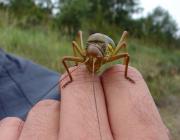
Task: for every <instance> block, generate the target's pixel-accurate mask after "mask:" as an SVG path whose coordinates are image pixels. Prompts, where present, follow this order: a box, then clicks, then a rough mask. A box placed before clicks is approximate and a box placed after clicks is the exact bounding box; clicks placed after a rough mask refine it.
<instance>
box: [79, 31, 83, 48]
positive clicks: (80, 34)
mask: <svg viewBox="0 0 180 140" xmlns="http://www.w3.org/2000/svg"><path fill="white" fill-rule="evenodd" d="M78 36H79V39H80V47H81V49H84V45H83V38H82V31H79V32H78Z"/></svg>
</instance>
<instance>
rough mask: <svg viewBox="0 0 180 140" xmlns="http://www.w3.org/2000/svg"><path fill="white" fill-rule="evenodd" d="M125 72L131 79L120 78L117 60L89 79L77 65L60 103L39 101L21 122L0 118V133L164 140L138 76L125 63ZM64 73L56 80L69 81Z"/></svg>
mask: <svg viewBox="0 0 180 140" xmlns="http://www.w3.org/2000/svg"><path fill="white" fill-rule="evenodd" d="M73 69H76V68H73ZM128 75H129V77H131V78H132V79H133V80H135V84H133V83H131V82H129V81H128V80H126V79H125V78H124V66H122V65H117V66H114V67H112V68H111V69H109V70H107V71H106V72H104V73H103V74H102V76H101V77H98V76H95V77H94V79H93V77H92V74H90V73H89V72H88V71H87V70H86V68H85V67H83V66H80V67H78V68H77V69H76V70H74V71H73V72H72V76H73V79H74V81H73V82H72V83H70V84H68V85H67V86H66V87H65V88H61V102H60V104H61V107H60V104H59V102H57V101H52V100H46V101H41V102H40V103H38V104H37V105H36V106H35V107H34V108H33V109H32V110H31V111H30V113H29V114H28V117H27V120H26V122H25V123H24V124H23V122H22V121H20V120H18V119H16V118H8V119H5V120H3V121H1V123H0V138H1V139H2V138H4V139H6V140H16V139H18V138H19V139H20V140H28V139H29V140H37V139H39V140H57V139H59V140H72V139H73V140H84V139H85V140H101V139H102V140H106V139H107V140H120V139H122V140H141V139H142V140H168V139H169V138H168V130H167V129H166V127H165V126H164V124H163V122H162V120H161V118H160V115H159V113H158V111H157V108H156V106H155V104H154V101H153V99H152V97H151V95H150V93H149V90H148V88H147V85H146V83H145V82H144V80H143V78H142V76H141V75H140V73H139V72H138V71H137V70H135V69H134V68H131V67H129V69H128ZM64 77H65V78H64V79H63V80H62V82H61V85H63V84H64V83H66V82H67V80H69V79H68V77H66V76H64ZM93 82H94V87H95V97H96V101H95V98H94V91H93ZM95 102H96V103H95ZM96 104H97V112H98V114H97V112H96ZM59 107H60V108H59ZM98 118H99V124H98ZM2 124H3V125H2Z"/></svg>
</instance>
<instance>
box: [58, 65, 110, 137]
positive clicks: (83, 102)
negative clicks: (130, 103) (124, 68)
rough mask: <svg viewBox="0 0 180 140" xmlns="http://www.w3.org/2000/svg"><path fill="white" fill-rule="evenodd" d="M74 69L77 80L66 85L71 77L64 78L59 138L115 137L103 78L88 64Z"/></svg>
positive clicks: (74, 78) (73, 75) (74, 76)
mask: <svg viewBox="0 0 180 140" xmlns="http://www.w3.org/2000/svg"><path fill="white" fill-rule="evenodd" d="M72 71H73V72H72ZM71 73H72V77H73V81H72V82H71V83H69V84H68V85H67V86H66V87H65V88H62V86H63V85H64V84H65V83H66V82H67V81H68V80H69V78H68V77H67V76H65V75H64V77H65V78H62V79H63V80H62V81H61V113H60V124H61V125H60V135H59V139H60V140H72V139H73V140H101V139H103V140H111V139H112V136H111V133H110V128H109V124H108V119H107V112H106V107H105V101H104V95H103V89H102V87H101V83H100V79H99V78H98V77H97V76H95V77H94V78H93V77H92V74H91V73H89V72H88V71H87V69H86V68H85V67H84V66H78V67H74V69H71ZM93 82H94V90H93ZM96 105H97V106H96Z"/></svg>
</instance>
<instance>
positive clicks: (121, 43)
mask: <svg viewBox="0 0 180 140" xmlns="http://www.w3.org/2000/svg"><path fill="white" fill-rule="evenodd" d="M127 35H128V32H127V31H124V32H123V34H122V36H121V38H120V40H119V42H118V44H117V47H116V49H115V51H114V53H113V54H114V55H116V54H117V53H118V52H119V50H121V49H122V48H127V45H126V42H125V40H126V37H127ZM126 52H127V50H126Z"/></svg>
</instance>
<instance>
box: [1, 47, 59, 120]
mask: <svg viewBox="0 0 180 140" xmlns="http://www.w3.org/2000/svg"><path fill="white" fill-rule="evenodd" d="M59 78H60V75H59V74H58V73H56V72H54V71H50V70H48V69H46V68H44V67H42V66H40V65H37V64H35V63H33V62H31V61H28V60H25V59H23V58H20V57H17V56H13V55H11V54H7V53H5V52H4V51H2V50H1V49H0V119H2V118H4V117H8V116H14V117H20V118H22V119H25V118H26V115H27V113H28V111H29V110H30V109H31V108H32V106H33V105H34V104H36V103H37V102H38V101H40V100H42V99H55V100H59V99H60V96H59V95H60V93H59V92H60V91H59V88H58V81H59Z"/></svg>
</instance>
